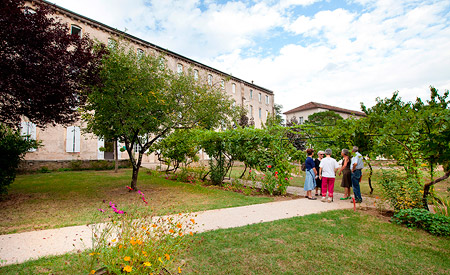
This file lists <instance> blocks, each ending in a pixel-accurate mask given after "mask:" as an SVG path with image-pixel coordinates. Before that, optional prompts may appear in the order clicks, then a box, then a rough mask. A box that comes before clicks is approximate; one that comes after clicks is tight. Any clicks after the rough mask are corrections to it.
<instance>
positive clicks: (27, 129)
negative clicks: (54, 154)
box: [20, 121, 36, 152]
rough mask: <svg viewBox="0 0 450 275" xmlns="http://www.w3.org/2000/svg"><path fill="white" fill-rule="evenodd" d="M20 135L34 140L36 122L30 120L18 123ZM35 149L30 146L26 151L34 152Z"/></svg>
mask: <svg viewBox="0 0 450 275" xmlns="http://www.w3.org/2000/svg"><path fill="white" fill-rule="evenodd" d="M20 135H21V136H23V137H25V138H26V139H27V140H28V139H32V140H36V124H34V123H32V122H25V121H22V122H21V123H20ZM34 151H36V149H34V148H32V149H30V150H29V151H28V152H34Z"/></svg>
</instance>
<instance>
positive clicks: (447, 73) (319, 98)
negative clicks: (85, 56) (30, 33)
mask: <svg viewBox="0 0 450 275" xmlns="http://www.w3.org/2000/svg"><path fill="white" fill-rule="evenodd" d="M50 2H52V3H55V4H56V5H59V6H61V7H63V8H66V9H69V10H71V11H74V12H76V13H79V14H81V15H84V16H86V17H89V18H91V19H94V20H97V21H100V22H102V23H104V24H106V25H109V26H111V27H114V28H117V29H119V30H122V31H126V32H127V33H129V34H131V35H134V36H137V37H139V38H141V39H144V40H146V41H148V42H150V43H153V44H156V45H158V46H160V47H163V48H165V49H168V50H170V51H173V52H176V53H178V54H181V55H183V56H186V57H188V58H190V59H194V60H196V61H199V62H201V63H203V64H206V65H208V66H211V67H214V68H216V69H218V70H221V71H223V72H225V73H228V74H231V75H233V76H235V77H238V78H240V79H243V80H245V81H248V82H251V81H254V83H255V84H256V85H258V86H261V87H264V88H266V89H269V90H272V91H273V92H274V94H275V103H277V104H281V105H283V112H285V111H288V110H290V109H293V108H295V107H298V106H300V105H303V104H306V103H308V102H310V101H315V102H319V103H324V104H329V105H334V106H338V107H342V108H347V109H352V110H360V103H361V102H363V103H364V104H365V105H366V106H368V107H370V106H373V105H374V104H375V103H376V98H377V97H379V98H385V97H391V96H392V94H393V92H395V91H399V95H400V97H402V98H403V100H404V101H414V100H415V99H416V98H417V97H421V98H422V99H424V100H425V99H428V98H429V86H430V85H432V86H434V87H435V88H437V89H439V91H441V92H443V91H444V90H448V89H450V1H449V0H441V1H432V0H418V1H417V0H380V1H375V0H348V1H345V0H327V1H320V0H279V1H274V0H236V1H225V0H220V1H213V0H127V1H123V0H76V1H74V0H50Z"/></svg>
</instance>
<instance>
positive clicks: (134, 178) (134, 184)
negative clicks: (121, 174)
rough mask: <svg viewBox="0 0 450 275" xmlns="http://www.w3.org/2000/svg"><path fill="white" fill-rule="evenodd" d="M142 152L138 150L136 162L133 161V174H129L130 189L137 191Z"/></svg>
mask: <svg viewBox="0 0 450 275" xmlns="http://www.w3.org/2000/svg"><path fill="white" fill-rule="evenodd" d="M142 156H143V152H141V151H140V152H139V157H138V160H137V162H136V163H133V175H132V176H131V189H133V190H134V191H137V180H138V174H139V168H141V163H142Z"/></svg>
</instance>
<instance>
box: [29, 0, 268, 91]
mask: <svg viewBox="0 0 450 275" xmlns="http://www.w3.org/2000/svg"><path fill="white" fill-rule="evenodd" d="M36 2H40V3H42V4H44V5H48V6H50V7H53V8H54V9H55V10H56V11H59V12H61V13H64V14H65V15H67V16H69V17H72V18H74V19H76V20H80V21H84V22H85V23H88V24H91V25H95V27H97V28H101V29H103V30H105V31H107V32H110V33H114V34H116V35H118V36H119V37H125V38H127V39H130V40H131V41H133V42H135V43H138V44H143V45H145V46H148V47H150V48H153V49H156V50H158V51H160V52H162V53H164V54H168V55H171V56H174V57H176V58H178V59H181V60H183V61H185V62H188V63H192V64H195V65H197V66H199V67H202V68H203V69H206V70H209V71H211V72H214V73H216V74H218V75H223V76H226V77H229V78H230V79H234V80H235V81H237V82H241V83H245V85H247V86H249V87H253V88H255V89H258V90H261V91H264V92H266V93H268V94H270V95H273V94H274V93H273V91H272V90H269V89H266V88H264V87H261V86H258V85H255V84H253V81H252V82H248V81H245V80H243V79H240V78H237V77H235V76H233V75H231V74H227V73H224V72H222V71H219V70H217V69H215V68H213V67H210V66H208V65H205V64H202V63H200V62H198V61H195V60H193V59H190V58H188V57H185V56H182V55H180V54H178V53H175V52H173V51H170V50H168V49H164V48H162V47H160V46H158V45H155V44H153V43H150V42H148V41H145V40H143V39H141V38H139V37H136V36H133V35H131V34H128V33H126V32H123V31H120V30H118V29H116V28H113V27H110V26H108V25H106V24H103V23H101V22H99V21H96V20H93V19H90V18H88V17H86V16H84V15H81V14H78V13H75V12H73V11H71V10H68V9H66V8H63V7H61V6H58V5H56V4H53V3H51V2H49V1H48V0H37V1H36Z"/></svg>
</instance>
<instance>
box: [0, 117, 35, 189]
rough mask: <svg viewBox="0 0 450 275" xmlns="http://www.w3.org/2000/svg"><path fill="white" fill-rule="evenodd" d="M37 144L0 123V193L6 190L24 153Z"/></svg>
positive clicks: (14, 176)
mask: <svg viewBox="0 0 450 275" xmlns="http://www.w3.org/2000/svg"><path fill="white" fill-rule="evenodd" d="M38 146H39V144H38V142H36V141H35V140H31V139H29V137H22V136H20V133H19V132H18V131H16V130H13V129H11V128H9V127H7V126H6V125H3V124H0V167H1V169H0V194H6V193H7V192H8V187H9V185H10V184H11V183H12V182H13V181H14V179H15V178H16V173H17V168H18V167H19V163H20V161H21V160H22V159H23V157H24V156H25V153H26V152H28V150H30V149H32V148H37V147H38Z"/></svg>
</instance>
